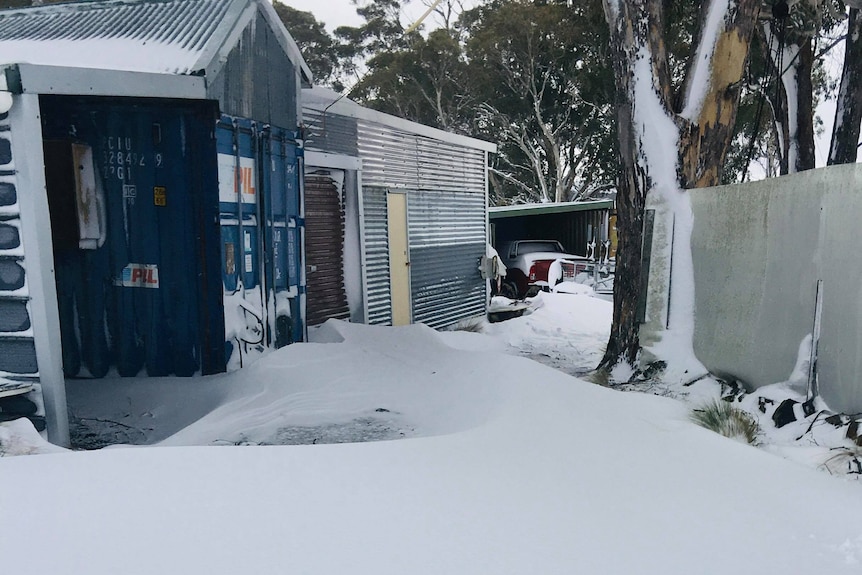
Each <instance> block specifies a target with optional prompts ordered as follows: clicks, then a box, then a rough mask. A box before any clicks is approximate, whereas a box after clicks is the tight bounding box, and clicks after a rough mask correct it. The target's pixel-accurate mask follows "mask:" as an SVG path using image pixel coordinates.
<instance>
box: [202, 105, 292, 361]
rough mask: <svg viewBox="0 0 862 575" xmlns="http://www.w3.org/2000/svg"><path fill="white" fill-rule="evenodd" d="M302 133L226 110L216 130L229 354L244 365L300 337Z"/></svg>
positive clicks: (230, 359) (227, 349)
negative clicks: (300, 166)
mask: <svg viewBox="0 0 862 575" xmlns="http://www.w3.org/2000/svg"><path fill="white" fill-rule="evenodd" d="M297 138H298V134H297V133H296V132H293V131H290V130H285V129H283V128H278V127H275V126H270V125H268V124H260V123H256V122H254V121H251V120H247V119H243V118H234V117H231V116H226V115H223V116H222V117H221V120H220V121H219V122H218V126H217V129H216V142H217V154H218V159H217V163H218V174H219V222H220V225H221V243H222V246H221V247H222V249H221V256H222V282H223V288H224V312H225V340H226V344H225V351H226V353H225V355H226V361H227V362H228V366H229V367H232V366H239V365H242V364H243V363H244V362H246V361H248V358H249V357H250V356H252V355H254V354H255V353H259V352H261V351H263V350H264V349H266V348H269V347H281V346H283V345H287V344H288V343H291V342H294V341H301V339H302V334H303V319H302V317H301V310H300V296H301V294H302V292H303V290H304V287H303V286H302V285H301V281H300V278H301V271H302V268H301V265H302V264H301V257H300V254H301V249H300V242H301V237H302V236H301V234H302V227H303V225H304V224H303V221H302V218H301V202H300V187H299V154H298V149H297Z"/></svg>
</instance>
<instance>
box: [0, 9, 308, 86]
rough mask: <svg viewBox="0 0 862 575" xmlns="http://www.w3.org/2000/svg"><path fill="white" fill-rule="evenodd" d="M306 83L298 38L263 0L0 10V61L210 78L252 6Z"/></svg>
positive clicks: (244, 23) (252, 13) (243, 23)
mask: <svg viewBox="0 0 862 575" xmlns="http://www.w3.org/2000/svg"><path fill="white" fill-rule="evenodd" d="M258 11H259V12H260V14H262V15H263V17H264V18H266V20H267V21H268V23H269V24H270V25H271V26H272V27H273V28H275V29H280V30H281V31H283V32H284V33H283V34H281V35H280V37H279V38H278V41H279V42H280V43H281V44H282V47H283V48H284V51H285V52H286V53H288V54H290V57H291V60H292V61H293V62H294V64H295V65H297V66H298V67H300V68H301V69H302V71H303V76H304V80H305V81H306V82H307V83H308V84H310V83H311V72H310V70H309V69H308V66H307V65H306V64H305V62H304V61H303V60H302V57H301V55H300V52H299V49H298V47H297V46H296V43H295V42H294V41H293V39H292V38H291V37H290V35H289V34H287V33H286V31H284V26H283V25H282V24H281V21H280V20H279V19H278V16H277V15H275V11H274V10H273V8H272V5H271V4H270V3H269V2H266V0H114V1H107V2H79V3H72V4H55V5H49V6H42V7H35V8H26V9H20V10H4V11H2V12H0V64H16V63H19V62H27V63H29V64H38V65H46V66H65V67H74V68H93V69H110V70H125V71H137V72H151V73H159V74H163V73H167V74H191V75H204V74H205V75H207V76H214V75H215V73H216V72H217V71H218V70H219V69H220V68H221V66H223V65H224V62H223V61H222V56H224V55H225V54H224V51H225V48H226V47H229V46H230V45H232V44H233V40H235V38H234V35H235V33H236V31H237V30H242V29H243V28H245V26H246V24H247V23H248V22H249V21H250V19H251V18H252V17H254V14H255V13H256V12H258Z"/></svg>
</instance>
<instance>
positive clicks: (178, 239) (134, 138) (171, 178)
mask: <svg viewBox="0 0 862 575" xmlns="http://www.w3.org/2000/svg"><path fill="white" fill-rule="evenodd" d="M42 108H43V132H44V134H45V138H46V140H45V143H44V152H45V164H46V183H47V187H48V188H49V190H48V195H49V199H50V202H49V207H50V210H51V218H52V227H53V228H55V229H57V231H58V233H57V234H56V235H55V236H54V237H53V240H54V247H55V265H56V281H57V287H58V295H59V297H58V308H59V309H58V311H59V314H60V318H61V320H60V323H61V341H62V345H63V356H64V357H63V359H64V369H65V371H66V374H67V375H68V376H91V377H101V376H104V375H105V374H106V373H108V371H109V369H110V367H111V366H114V367H116V370H117V372H118V373H119V374H120V375H123V376H133V375H138V374H139V373H140V372H141V371H142V370H144V371H145V372H146V374H148V375H150V376H161V375H169V374H175V375H192V374H194V373H195V372H197V371H198V370H199V369H202V368H203V369H204V371H206V370H208V369H211V368H212V366H207V365H202V356H204V355H206V350H205V348H206V347H207V344H206V343H205V342H204V339H205V338H206V337H207V336H206V335H205V332H206V331H207V330H206V329H204V328H203V327H202V326H204V325H207V326H209V325H211V322H209V321H204V318H207V317H208V314H207V313H206V311H202V308H205V307H206V303H207V301H208V300H207V292H208V290H207V286H205V285H204V281H205V280H203V279H202V278H205V277H206V269H205V268H206V263H205V261H204V260H205V258H204V257H203V255H202V254H203V251H204V246H205V245H206V242H207V241H208V238H209V237H210V236H209V234H211V232H208V231H207V228H208V227H207V225H206V222H207V221H209V222H212V219H211V218H210V219H209V220H207V218H206V217H204V216H203V213H204V211H205V204H206V197H205V196H206V192H205V190H206V189H207V187H208V183H210V182H211V183H212V184H214V180H215V178H214V165H209V166H205V165H204V164H205V163H206V160H205V159H204V157H205V156H208V155H209V154H210V153H211V152H208V150H207V148H208V146H211V145H212V143H211V142H212V141H211V135H210V134H211V131H210V129H209V128H208V124H209V121H208V119H207V118H206V113H205V111H204V110H203V109H199V110H196V109H193V108H191V107H188V106H187V107H183V106H177V107H174V106H170V105H166V104H165V105H155V104H144V103H140V102H137V101H135V103H131V102H130V103H128V104H123V103H117V102H116V101H107V100H103V99H87V100H78V99H62V98H46V99H45V100H44V101H43V104H42ZM209 149H210V150H211V149H212V148H211V147H210V148H209ZM208 172H209V174H208ZM67 174H72V176H71V177H69V176H68V175H67ZM212 187H214V185H213V186H212ZM70 197H71V198H72V204H73V207H72V208H71V209H68V208H66V207H64V206H65V205H66V202H68V201H69V198H70ZM213 199H214V194H213ZM213 208H214V203H213ZM55 220H56V222H55ZM210 225H212V224H210ZM211 230H212V231H215V228H214V227H213V228H211ZM216 287H217V286H216ZM217 323H218V325H219V326H220V325H221V324H220V322H217Z"/></svg>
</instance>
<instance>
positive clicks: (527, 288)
mask: <svg viewBox="0 0 862 575" xmlns="http://www.w3.org/2000/svg"><path fill="white" fill-rule="evenodd" d="M497 252H498V253H499V254H500V259H502V260H503V263H504V264H505V265H506V267H507V268H508V269H507V270H506V278H505V280H503V285H502V286H501V289H500V293H501V295H504V296H506V297H509V298H512V299H520V298H523V297H529V296H533V295H536V294H537V293H538V292H539V291H542V290H543V289H551V288H553V287H554V286H555V285H557V284H558V283H560V282H561V281H573V280H574V279H575V276H577V275H578V274H579V273H580V272H582V271H584V270H585V269H586V268H587V265H588V264H589V262H590V260H589V259H588V258H586V257H584V256H576V255H572V254H568V253H566V252H565V250H563V246H562V244H560V242H558V241H557V240H515V241H511V242H502V243H501V244H500V245H499V247H498V248H497ZM555 262H559V266H555V265H554V263H555ZM549 271H550V272H551V273H552V274H553V275H554V277H552V278H548V272H549Z"/></svg>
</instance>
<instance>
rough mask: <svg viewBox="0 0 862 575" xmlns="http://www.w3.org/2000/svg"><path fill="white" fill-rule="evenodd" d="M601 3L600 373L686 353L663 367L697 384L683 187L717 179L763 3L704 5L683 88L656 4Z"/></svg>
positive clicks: (618, 373) (718, 0)
mask: <svg viewBox="0 0 862 575" xmlns="http://www.w3.org/2000/svg"><path fill="white" fill-rule="evenodd" d="M603 6H604V11H605V17H606V19H607V22H608V26H609V29H610V49H611V53H612V59H613V67H614V77H615V87H616V102H617V104H616V105H617V132H618V138H619V154H620V176H619V181H618V192H617V216H618V218H617V228H618V230H619V238H620V245H619V251H618V254H617V267H616V283H615V286H614V319H613V325H612V327H611V335H610V338H609V340H608V346H607V349H606V352H605V355H604V357H603V359H602V362H601V364H600V366H599V367H600V368H604V369H606V370H613V377H614V379H621V378H623V377H625V376H626V375H627V373H630V370H629V369H626V366H627V367H628V368H634V367H636V366H637V365H638V362H639V361H640V363H649V362H651V361H654V360H665V361H667V360H668V359H670V358H671V357H676V358H679V357H682V358H683V359H682V360H681V361H676V362H673V365H668V366H667V367H668V371H667V372H666V377H668V378H687V377H693V376H697V375H700V374H698V373H693V371H699V370H702V369H703V367H702V366H701V365H700V364H699V362H697V360H696V358H694V354H693V352H692V349H691V346H692V343H691V340H692V334H693V328H694V318H693V311H694V310H693V308H694V287H693V278H692V277H691V276H692V267H691V265H692V264H691V249H690V245H689V240H690V234H691V224H692V216H691V209H690V207H689V204H688V196H687V194H686V193H685V190H686V189H689V188H694V187H705V186H713V185H717V184H718V183H719V182H720V174H721V166H722V162H723V160H724V157H725V155H726V154H727V150H728V148H729V146H730V143H731V139H732V137H733V130H734V124H735V120H736V111H737V107H738V104H739V97H740V93H739V92H740V90H739V87H740V84H741V79H742V75H743V71H744V69H745V63H746V60H747V58H748V52H749V48H750V45H751V39H752V35H753V33H754V27H755V25H756V22H757V17H758V14H759V10H760V0H705V1H703V2H701V3H700V11H699V16H698V19H699V25H698V26H697V31H696V33H695V34H694V36H693V37H692V43H691V46H692V49H691V51H690V56H689V58H688V62H687V64H686V66H685V68H684V70H685V73H684V77H683V78H682V79H681V80H682V81H681V84H680V85H679V91H677V90H676V88H677V86H676V85H675V82H674V78H673V75H672V73H671V70H670V67H669V65H668V55H667V50H666V46H665V39H664V34H665V30H666V28H665V22H664V3H663V2H660V1H650V0H603ZM647 209H650V211H651V213H650V215H651V217H650V218H649V219H650V220H652V226H651V227H650V230H651V232H652V234H651V235H652V242H651V246H644V247H645V249H649V248H650V247H651V253H650V263H649V271H648V275H649V278H647V277H645V276H646V275H647V273H646V270H644V269H642V245H643V239H644V234H643V231H644V221H645V215H646V210H647ZM652 216H654V218H653V217H652ZM671 262H672V263H673V265H671ZM642 279H643V280H646V279H648V280H649V290H648V291H647V294H648V295H647V297H646V299H645V301H643V300H642V298H641V297H638V296H639V294H640V293H641V282H642ZM639 302H642V303H645V304H646V305H645V308H644V309H639ZM642 321H644V322H645V329H644V333H643V334H641V322H642ZM642 335H643V338H642V337H641V336H642ZM642 339H643V341H642ZM642 347H643V350H644V351H645V352H646V353H644V357H640V355H641V351H642Z"/></svg>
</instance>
